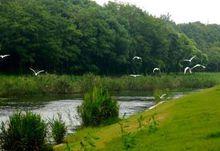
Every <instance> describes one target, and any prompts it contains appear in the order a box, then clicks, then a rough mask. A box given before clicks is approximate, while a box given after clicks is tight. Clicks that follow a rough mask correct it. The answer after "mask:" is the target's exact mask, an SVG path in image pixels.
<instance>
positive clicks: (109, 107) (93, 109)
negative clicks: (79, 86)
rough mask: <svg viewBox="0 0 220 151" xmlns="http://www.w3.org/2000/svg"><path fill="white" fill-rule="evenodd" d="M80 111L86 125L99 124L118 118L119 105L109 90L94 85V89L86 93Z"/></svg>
mask: <svg viewBox="0 0 220 151" xmlns="http://www.w3.org/2000/svg"><path fill="white" fill-rule="evenodd" d="M78 113H79V115H80V116H81V118H82V122H83V125H84V126H97V125H100V124H103V123H106V122H107V121H112V120H116V119H118V114H119V107H118V103H117V101H115V100H114V99H112V98H111V96H110V95H109V94H108V91H107V90H105V89H103V88H97V87H94V88H93V90H92V91H90V92H89V93H87V94H85V96H84V101H83V103H82V105H81V106H80V107H79V108H78Z"/></svg>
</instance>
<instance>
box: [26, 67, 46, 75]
mask: <svg viewBox="0 0 220 151" xmlns="http://www.w3.org/2000/svg"><path fill="white" fill-rule="evenodd" d="M29 69H30V70H31V71H32V72H33V73H34V75H35V76H38V75H39V74H40V73H42V72H44V70H40V71H35V70H34V69H32V68H29Z"/></svg>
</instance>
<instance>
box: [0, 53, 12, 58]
mask: <svg viewBox="0 0 220 151" xmlns="http://www.w3.org/2000/svg"><path fill="white" fill-rule="evenodd" d="M9 56H10V55H9V54H6V55H0V57H1V58H2V59H3V58H5V57H9Z"/></svg>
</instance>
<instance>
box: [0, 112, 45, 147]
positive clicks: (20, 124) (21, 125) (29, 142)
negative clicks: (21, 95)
mask: <svg viewBox="0 0 220 151" xmlns="http://www.w3.org/2000/svg"><path fill="white" fill-rule="evenodd" d="M46 127H47V125H46V124H45V122H44V121H43V120H42V119H41V117H40V115H36V114H34V113H31V112H25V113H21V112H19V113H15V114H14V115H12V116H10V118H9V121H8V122H6V123H2V126H1V134H0V143H1V147H2V149H3V150H6V151H42V150H46V148H47V146H46V144H45V137H46V134H47V130H46Z"/></svg>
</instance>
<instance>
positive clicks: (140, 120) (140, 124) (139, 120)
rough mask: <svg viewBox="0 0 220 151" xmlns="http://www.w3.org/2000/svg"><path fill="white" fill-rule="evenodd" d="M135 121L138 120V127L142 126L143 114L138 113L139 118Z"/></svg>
mask: <svg viewBox="0 0 220 151" xmlns="http://www.w3.org/2000/svg"><path fill="white" fill-rule="evenodd" d="M137 121H138V128H139V129H141V128H142V127H143V121H144V117H143V115H140V116H139V118H137Z"/></svg>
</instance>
